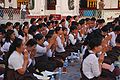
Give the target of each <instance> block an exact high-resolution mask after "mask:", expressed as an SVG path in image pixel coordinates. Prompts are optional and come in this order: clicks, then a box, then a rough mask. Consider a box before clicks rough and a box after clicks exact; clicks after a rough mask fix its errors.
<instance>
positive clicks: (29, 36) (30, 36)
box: [18, 34, 33, 43]
mask: <svg viewBox="0 0 120 80" xmlns="http://www.w3.org/2000/svg"><path fill="white" fill-rule="evenodd" d="M18 38H20V39H22V40H23V42H24V43H25V42H26V40H25V37H22V36H21V35H19V37H18ZM30 39H33V36H32V35H30V34H28V40H30Z"/></svg>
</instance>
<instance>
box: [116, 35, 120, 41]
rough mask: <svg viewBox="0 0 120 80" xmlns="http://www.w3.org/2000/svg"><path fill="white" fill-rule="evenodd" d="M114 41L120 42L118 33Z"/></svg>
mask: <svg viewBox="0 0 120 80" xmlns="http://www.w3.org/2000/svg"><path fill="white" fill-rule="evenodd" d="M116 43H120V34H119V35H117V38H116Z"/></svg>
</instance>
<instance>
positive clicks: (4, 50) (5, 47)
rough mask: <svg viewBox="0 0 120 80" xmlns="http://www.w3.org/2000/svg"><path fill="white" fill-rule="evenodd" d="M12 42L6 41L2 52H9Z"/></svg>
mask: <svg viewBox="0 0 120 80" xmlns="http://www.w3.org/2000/svg"><path fill="white" fill-rule="evenodd" d="M10 45H11V43H10V42H5V43H4V45H3V46H2V47H1V51H2V52H8V51H9V48H10Z"/></svg>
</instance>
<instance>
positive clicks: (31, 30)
mask: <svg viewBox="0 0 120 80" xmlns="http://www.w3.org/2000/svg"><path fill="white" fill-rule="evenodd" d="M36 30H37V27H36V26H35V25H33V26H31V27H30V28H29V30H28V33H29V34H31V35H32V36H34V34H35V33H36Z"/></svg>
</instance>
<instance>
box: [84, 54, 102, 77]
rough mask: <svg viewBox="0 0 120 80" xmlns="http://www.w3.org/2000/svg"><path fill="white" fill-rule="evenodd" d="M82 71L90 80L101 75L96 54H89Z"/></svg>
mask: <svg viewBox="0 0 120 80" xmlns="http://www.w3.org/2000/svg"><path fill="white" fill-rule="evenodd" d="M90 53H91V52H90ZM82 71H83V73H84V75H85V76H86V77H87V78H88V79H92V78H94V77H98V76H99V75H100V74H101V72H100V69H99V63H98V58H97V57H96V55H95V54H89V55H88V56H87V57H86V58H85V59H84V60H83V65H82Z"/></svg>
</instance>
